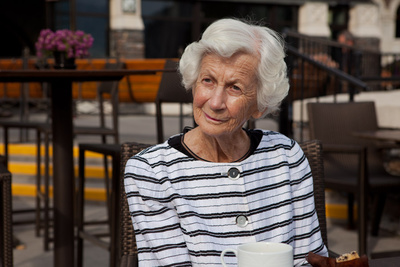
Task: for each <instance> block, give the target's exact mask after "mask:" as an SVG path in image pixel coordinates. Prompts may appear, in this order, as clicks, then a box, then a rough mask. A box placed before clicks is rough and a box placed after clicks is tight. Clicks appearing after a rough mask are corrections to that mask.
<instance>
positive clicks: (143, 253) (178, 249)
mask: <svg viewBox="0 0 400 267" xmlns="http://www.w3.org/2000/svg"><path fill="white" fill-rule="evenodd" d="M168 184H169V182H168V181H167V179H166V180H165V181H164V182H163V181H161V180H160V179H158V178H157V176H156V175H155V174H154V170H153V168H152V167H151V166H150V164H148V163H147V161H146V160H145V159H143V158H139V157H134V158H132V159H130V160H129V161H128V162H127V164H126V168H125V191H126V194H127V199H128V204H129V210H130V212H131V218H132V222H133V228H134V230H135V236H136V243H137V246H138V258H139V261H140V263H141V264H143V266H168V265H170V266H181V265H182V266H183V265H185V266H190V265H191V262H190V259H189V253H188V249H187V247H186V243H185V241H184V238H183V234H182V231H181V227H180V223H179V218H178V216H177V213H176V210H175V208H174V207H173V205H172V204H171V199H170V196H168V194H167V193H166V192H168V190H166V189H167V188H168Z"/></svg>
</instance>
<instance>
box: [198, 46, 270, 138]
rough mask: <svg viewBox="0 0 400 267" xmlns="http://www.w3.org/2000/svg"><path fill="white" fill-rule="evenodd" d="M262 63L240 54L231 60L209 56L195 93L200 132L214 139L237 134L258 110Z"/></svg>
mask: <svg viewBox="0 0 400 267" xmlns="http://www.w3.org/2000/svg"><path fill="white" fill-rule="evenodd" d="M257 65H258V59H257V58H256V57H254V56H252V55H248V54H244V53H237V54H235V55H233V56H232V57H230V58H222V57H219V56H217V55H213V54H208V55H206V56H205V57H204V58H203V60H202V62H201V65H200V72H199V76H198V78H197V81H196V84H195V88H194V90H193V113H194V118H195V120H196V123H197V124H198V125H199V127H200V129H201V130H202V131H203V132H204V133H206V134H208V135H211V136H215V137H217V136H222V135H226V134H233V133H235V132H236V131H237V130H238V129H241V127H242V126H243V124H244V123H245V122H246V121H247V120H248V119H249V118H250V117H254V118H259V117H260V116H261V115H262V113H261V112H259V111H258V108H257V78H256V68H257Z"/></svg>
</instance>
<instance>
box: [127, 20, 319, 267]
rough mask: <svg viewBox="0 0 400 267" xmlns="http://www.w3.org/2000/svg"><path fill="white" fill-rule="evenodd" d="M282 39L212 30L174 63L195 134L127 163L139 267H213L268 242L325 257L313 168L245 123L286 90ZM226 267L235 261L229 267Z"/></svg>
mask: <svg viewBox="0 0 400 267" xmlns="http://www.w3.org/2000/svg"><path fill="white" fill-rule="evenodd" d="M284 57H285V53H284V47H283V41H282V40H281V38H280V37H279V36H278V35H277V34H276V33H275V32H274V31H272V30H270V29H268V28H265V27H261V26H256V25H250V24H247V23H244V22H241V21H238V20H234V19H222V20H219V21H217V22H214V23H213V24H211V25H210V26H209V27H208V28H207V29H206V31H205V32H204V34H203V36H202V38H201V40H200V41H198V42H194V43H192V44H190V45H189V46H188V47H187V48H186V50H185V52H184V54H183V55H182V58H181V60H180V67H179V70H180V73H181V74H182V80H183V84H184V86H185V87H186V88H187V89H188V90H192V92H193V114H194V118H195V121H196V123H197V125H198V126H197V127H196V128H194V129H191V130H188V131H185V132H184V133H181V134H178V135H175V136H172V137H170V138H169V140H167V141H166V142H164V143H163V144H158V145H155V146H152V147H150V148H148V149H146V150H144V151H142V152H141V153H139V154H137V155H136V156H134V157H133V158H131V159H130V160H129V161H128V162H127V165H126V169H125V189H126V193H127V196H128V202H129V207H130V211H131V215H132V221H133V226H134V229H135V235H136V242H137V246H138V257H139V263H140V264H143V266H192V265H193V266H200V265H201V266H219V265H220V254H221V252H222V251H223V250H224V249H226V248H234V247H236V246H238V245H240V244H243V243H249V242H256V241H271V242H283V243H288V244H290V245H292V246H293V248H294V259H295V264H301V263H302V262H304V258H305V256H306V254H307V253H308V252H309V251H313V252H314V253H318V254H320V255H324V256H326V254H327V250H326V248H325V246H324V244H323V241H322V239H321V234H320V230H319V225H318V219H317V215H316V213H315V208H314V198H313V184H312V177H311V171H310V167H309V164H308V162H307V160H306V158H305V157H304V154H303V151H302V150H301V148H300V147H299V145H298V144H297V143H296V142H295V141H293V140H291V139H289V138H287V137H286V136H284V135H282V134H280V133H277V132H273V131H266V130H258V129H257V130H246V129H244V128H243V125H244V124H245V123H246V121H247V120H249V119H250V118H254V119H257V118H260V117H262V116H265V115H266V114H268V113H271V112H274V111H276V110H277V109H278V107H279V105H280V102H281V101H282V100H283V98H284V97H285V96H286V95H287V92H288V89H289V85H288V79H287V76H286V64H285V62H284ZM226 260H227V261H230V263H231V264H234V263H235V262H236V259H235V258H234V257H231V258H229V259H226Z"/></svg>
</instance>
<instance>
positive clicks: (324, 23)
mask: <svg viewBox="0 0 400 267" xmlns="http://www.w3.org/2000/svg"><path fill="white" fill-rule="evenodd" d="M399 6H400V0H339V1H332V0H326V1H323V0H319V1H303V0H280V1H271V0H247V1H245V0H242V1H239V0H218V1H214V0H192V1H187V0H14V1H1V3H0V30H1V33H2V38H1V39H2V42H0V58H11V57H21V55H22V51H23V49H24V48H29V51H30V54H31V55H34V54H35V47H34V43H35V41H36V39H37V36H38V35H39V32H40V30H41V29H43V28H51V29H53V30H56V29H63V28H70V29H79V30H83V31H85V32H88V33H90V34H92V36H93V37H94V38H95V42H94V46H93V48H92V49H91V55H92V57H95V58H97V57H122V58H171V57H179V55H180V53H181V52H182V50H183V49H184V47H185V46H186V45H187V44H188V43H190V42H192V41H194V40H197V39H198V38H199V36H200V33H201V32H202V31H203V30H204V28H206V27H207V26H208V25H209V24H210V23H211V22H212V21H214V20H216V19H219V18H223V17H239V18H247V19H253V20H257V21H259V20H262V22H263V23H264V24H265V25H267V26H269V27H271V28H273V29H275V30H277V31H283V30H284V29H285V28H289V29H293V30H297V31H299V32H301V33H305V34H309V35H314V36H321V37H327V38H333V39H336V37H337V35H338V33H339V32H341V31H342V30H345V29H347V30H349V31H350V32H351V33H352V34H353V35H354V36H355V44H356V45H363V46H364V47H367V48H371V49H374V50H379V51H381V52H400V8H399Z"/></svg>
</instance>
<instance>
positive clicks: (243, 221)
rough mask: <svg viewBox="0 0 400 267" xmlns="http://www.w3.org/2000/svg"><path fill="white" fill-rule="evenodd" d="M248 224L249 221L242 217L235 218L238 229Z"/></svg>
mask: <svg viewBox="0 0 400 267" xmlns="http://www.w3.org/2000/svg"><path fill="white" fill-rule="evenodd" d="M248 224H249V220H248V219H247V217H246V216H244V215H239V216H237V217H236V225H237V226H239V227H246V225H248Z"/></svg>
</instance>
